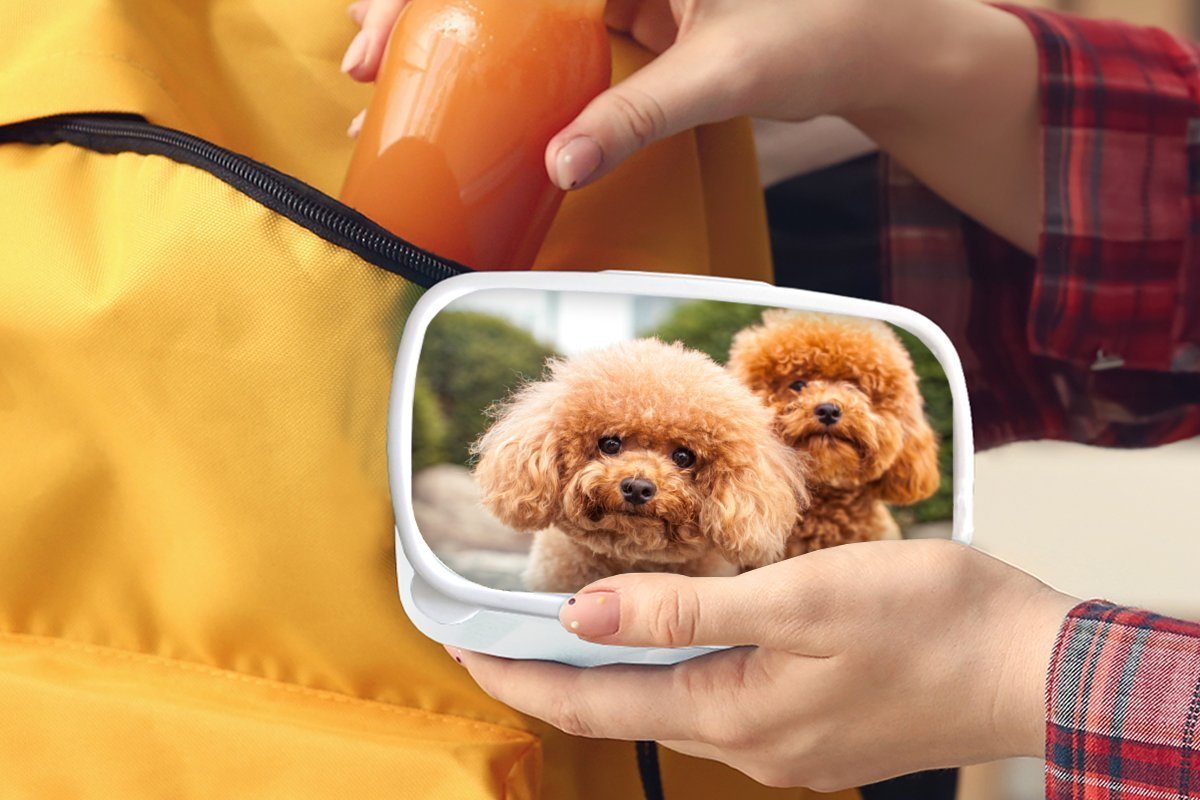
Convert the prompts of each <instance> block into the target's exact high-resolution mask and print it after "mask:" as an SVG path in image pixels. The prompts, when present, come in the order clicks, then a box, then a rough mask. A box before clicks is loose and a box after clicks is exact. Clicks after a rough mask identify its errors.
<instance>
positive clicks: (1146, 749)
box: [1046, 600, 1200, 800]
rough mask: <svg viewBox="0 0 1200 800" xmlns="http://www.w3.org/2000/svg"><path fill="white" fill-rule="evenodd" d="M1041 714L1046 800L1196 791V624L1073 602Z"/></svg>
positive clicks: (1199, 770)
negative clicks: (1045, 714)
mask: <svg viewBox="0 0 1200 800" xmlns="http://www.w3.org/2000/svg"><path fill="white" fill-rule="evenodd" d="M1047 710H1048V714H1049V716H1048V722H1047V733H1046V797H1047V800H1109V799H1110V798H1115V797H1128V798H1148V799H1149V800H1183V798H1194V797H1200V731H1198V730H1197V727H1198V723H1200V624H1195V623H1189V622H1183V621H1180V620H1174V619H1168V618H1166V617H1160V616H1156V615H1154V614H1151V613H1149V612H1146V611H1137V610H1134V609H1129V608H1121V607H1118V606H1114V605H1110V604H1108V603H1104V602H1100V601H1095V600H1093V601H1089V602H1086V603H1081V604H1080V605H1079V606H1077V607H1076V608H1075V609H1074V610H1072V611H1071V613H1070V614H1069V615H1068V616H1067V620H1066V622H1065V623H1064V624H1063V628H1062V630H1061V632H1060V633H1059V638H1058V644H1057V646H1056V647H1055V652H1054V657H1053V659H1052V661H1051V663H1050V671H1049V682H1048V687H1047Z"/></svg>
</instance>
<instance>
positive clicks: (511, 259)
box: [342, 0, 611, 269]
mask: <svg viewBox="0 0 1200 800" xmlns="http://www.w3.org/2000/svg"><path fill="white" fill-rule="evenodd" d="M603 14H604V0H413V2H412V3H410V4H409V5H408V6H407V7H406V8H405V9H404V11H403V12H402V13H401V14H400V18H399V20H398V21H397V23H396V27H395V29H394V30H393V31H392V36H391V39H390V40H389V42H388V46H387V52H386V53H385V55H384V59H383V64H382V66H381V67H380V71H379V76H378V80H377V82H376V87H375V94H374V96H373V98H372V100H371V103H370V106H369V107H368V108H367V114H366V118H365V120H364V121H363V127H362V132H361V133H360V134H359V140H358V144H357V146H356V148H355V151H354V157H353V159H352V161H351V163H350V171H349V174H348V175H347V178H346V183H345V186H344V187H343V189H342V200H343V201H344V202H345V203H346V204H348V205H350V206H351V207H353V208H355V209H357V210H358V211H361V212H362V213H363V214H365V215H366V216H368V217H370V218H371V219H373V220H374V221H376V222H378V223H379V224H380V225H382V226H383V227H385V228H387V229H388V230H390V231H392V232H393V233H395V234H397V235H399V236H402V237H404V238H405V239H408V240H409V241H411V242H412V243H414V244H416V245H418V246H419V247H423V248H425V249H426V250H430V251H432V252H434V253H436V254H437V255H440V256H444V257H447V258H451V259H454V260H456V261H459V262H461V263H463V264H466V265H467V266H471V267H475V268H479V269H524V268H528V267H529V266H530V265H531V264H533V260H534V258H535V257H536V256H537V251H538V248H539V247H540V246H541V243H542V239H544V238H545V236H546V231H547V229H548V228H549V227H550V223H551V221H552V220H553V218H554V214H555V212H556V211H557V210H558V205H559V203H560V202H561V200H562V192H561V191H560V190H559V189H558V188H557V187H556V186H554V184H552V183H551V182H550V178H549V176H548V175H547V174H546V167H545V149H546V145H547V143H548V142H549V141H550V138H551V137H552V136H554V134H556V133H558V131H559V130H561V129H562V128H563V127H564V126H565V125H566V124H567V123H568V122H570V121H571V120H572V119H574V118H575V116H576V115H577V114H578V113H579V112H580V111H582V110H583V108H584V106H586V105H587V104H588V102H589V101H590V100H591V99H592V98H593V97H595V96H596V95H597V94H599V93H600V92H602V91H603V90H604V89H606V88H607V87H608V85H609V81H610V78H611V66H610V53H609V43H608V36H607V33H606V31H605V28H604V21H603Z"/></svg>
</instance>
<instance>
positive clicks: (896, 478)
mask: <svg viewBox="0 0 1200 800" xmlns="http://www.w3.org/2000/svg"><path fill="white" fill-rule="evenodd" d="M922 406H923V403H922V401H921V399H920V394H917V395H916V397H914V398H912V399H911V400H910V401H909V402H908V403H906V407H905V411H904V418H903V419H902V426H903V427H902V431H903V433H902V435H903V437H904V438H903V441H902V442H901V444H900V454H899V455H898V456H896V460H895V461H893V462H892V465H891V466H890V467H888V470H887V472H885V473H883V477H881V478H880V479H879V483H878V486H879V497H880V499H881V500H883V501H884V502H886V503H893V504H895V505H908V504H910V503H916V502H917V501H919V500H924V499H925V498H927V497H930V496H931V495H932V494H933V493H934V492H936V491H937V489H938V485H939V484H940V483H941V482H942V475H941V472H940V471H939V470H938V443H937V437H936V436H935V435H934V433H933V429H932V428H930V427H929V421H928V420H927V419H925V410H924V408H923V407H922Z"/></svg>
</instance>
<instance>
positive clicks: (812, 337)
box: [729, 311, 940, 557]
mask: <svg viewBox="0 0 1200 800" xmlns="http://www.w3.org/2000/svg"><path fill="white" fill-rule="evenodd" d="M729 368H730V369H731V370H732V371H733V372H734V374H735V375H737V376H738V378H739V379H740V380H741V381H742V382H743V383H745V384H746V385H747V386H749V387H750V388H751V389H752V390H753V391H754V392H755V393H757V394H758V395H759V396H760V397H762V398H763V400H765V401H766V403H767V404H768V405H769V406H770V407H771V408H772V409H773V410H774V412H775V419H776V427H777V430H778V431H779V433H780V434H781V435H782V436H783V438H784V439H785V440H786V441H787V442H788V443H789V444H791V445H792V446H793V447H795V448H796V450H797V451H799V452H801V453H805V454H807V455H808V457H809V463H808V469H809V472H808V481H809V489H810V491H811V492H812V506H811V508H810V509H809V511H808V513H807V514H806V515H805V516H804V518H803V519H802V520H800V521H799V522H798V523H797V525H796V527H795V530H794V531H793V534H792V537H791V540H790V541H789V542H788V548H787V555H788V556H789V557H790V556H795V555H800V554H802V553H807V552H809V551H810V550H816V549H819V548H823V547H830V546H833V545H837V544H844V543H847V542H860V541H870V540H874V539H891V538H899V535H900V531H899V527H898V526H897V525H896V522H895V520H894V519H893V518H892V515H891V513H890V512H889V511H888V509H887V508H886V506H885V505H884V504H885V503H891V504H897V505H907V504H910V503H915V502H917V501H918V500H923V499H925V498H927V497H929V496H930V495H932V494H933V493H934V492H935V491H937V488H938V483H939V481H940V474H939V472H938V461H937V456H938V446H937V440H936V438H935V436H934V433H933V430H932V429H931V428H930V427H929V423H928V421H927V420H926V419H925V413H924V400H923V398H922V397H921V393H920V391H919V389H918V386H917V376H916V374H915V372H914V371H913V364H912V358H911V357H910V356H909V354H908V351H907V350H905V349H904V346H903V345H902V344H901V342H900V340H899V338H898V337H897V336H896V334H895V332H893V331H892V330H891V328H889V327H888V326H887V325H885V324H884V323H882V322H879V321H877V320H866V319H856V318H852V317H838V316H830V315H824V314H813V313H796V312H786V311H768V312H766V313H765V314H764V315H763V322H762V324H761V325H756V326H753V327H751V328H747V329H745V330H743V331H741V332H740V333H739V334H738V335H737V337H736V338H735V339H734V342H733V346H732V349H731V351H730V357H729Z"/></svg>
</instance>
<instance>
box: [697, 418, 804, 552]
mask: <svg viewBox="0 0 1200 800" xmlns="http://www.w3.org/2000/svg"><path fill="white" fill-rule="evenodd" d="M805 473H806V469H805V466H804V462H803V460H802V457H801V456H800V455H799V454H798V453H796V451H795V450H793V449H792V448H790V447H788V446H787V445H786V444H784V443H783V442H782V441H781V440H779V439H777V438H776V437H775V436H774V435H768V436H765V437H764V438H763V440H762V441H761V442H759V443H758V444H757V446H756V447H755V453H754V455H753V457H752V458H751V459H750V460H749V461H748V462H747V463H743V464H739V465H737V466H730V467H728V468H725V469H721V470H720V471H719V472H718V474H717V478H716V481H715V484H714V486H713V488H712V492H711V493H710V495H709V497H708V500H707V501H706V502H705V504H704V508H703V510H702V511H701V514H700V524H701V527H702V528H703V529H704V531H705V533H706V534H707V535H708V537H709V538H710V539H711V540H712V541H713V542H714V543H715V544H716V545H717V547H718V548H719V549H720V550H721V554H722V555H724V556H725V558H726V559H728V560H729V561H730V562H731V563H733V564H735V565H737V566H739V567H743V568H754V567H762V566H766V565H767V564H773V563H775V562H776V561H779V560H780V559H782V558H783V555H784V550H785V548H786V546H787V541H788V537H789V536H790V535H791V532H792V527H793V526H794V525H795V524H796V522H797V520H799V519H800V515H801V514H802V513H803V512H804V511H805V510H806V509H807V508H808V489H807V486H806V484H805Z"/></svg>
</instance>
